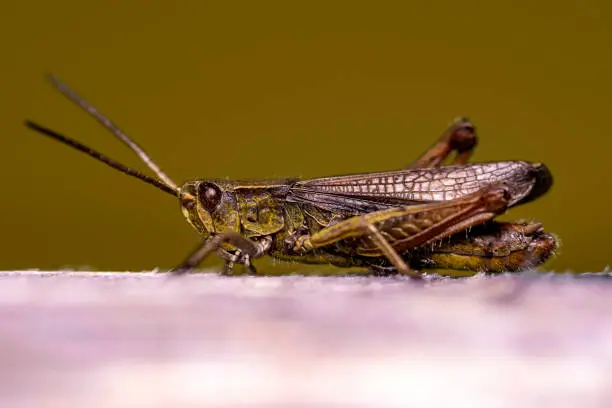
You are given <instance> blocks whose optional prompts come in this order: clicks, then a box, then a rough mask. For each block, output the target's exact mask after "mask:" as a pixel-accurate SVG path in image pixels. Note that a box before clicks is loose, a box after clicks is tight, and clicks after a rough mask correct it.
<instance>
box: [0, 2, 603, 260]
mask: <svg viewBox="0 0 612 408" xmlns="http://www.w3.org/2000/svg"><path fill="white" fill-rule="evenodd" d="M611 13H612V3H610V2H609V1H606V0H586V1H585V0H582V1H578V0H575V1H572V0H560V1H540V2H533V1H514V2H488V1H481V2H478V1H470V0H467V1H461V2H455V1H447V0H445V1H442V2H435V1H429V2H424V1H423V2H408V1H406V2H385V1H381V2H367V3H365V2H363V3H359V2H349V1H346V2H333V1H332V2H281V1H278V2H268V1H260V2H210V1H191V2H189V1H183V2H170V1H168V2H161V1H135V0H133V1H118V0H117V1H103V2H101V1H87V2H80V1H67V0H56V1H53V2H46V1H37V2H34V1H19V2H17V1H3V2H2V4H1V5H0V45H1V47H0V53H1V61H0V62H1V64H0V66H1V75H0V129H1V135H2V137H1V139H0V140H1V142H0V143H1V156H0V157H1V158H0V174H2V200H0V219H1V226H2V230H1V234H0V251H1V255H2V256H1V257H0V269H9V268H18V269H23V268H44V269H47V268H60V267H65V266H69V267H92V268H95V269H102V270H143V269H152V268H154V267H160V268H168V267H171V266H173V265H175V264H176V263H177V262H179V261H181V260H182V259H183V257H184V256H185V255H186V253H187V252H189V251H190V250H191V249H192V247H193V246H194V245H195V244H196V242H197V236H196V234H195V232H194V231H192V230H191V228H190V227H189V226H188V224H187V223H186V222H185V221H184V220H183V218H182V215H181V213H180V211H179V206H178V203H177V202H176V201H175V200H173V199H172V197H170V196H168V195H166V194H163V193H161V192H160V191H158V190H156V189H154V188H153V187H151V186H149V185H146V184H144V183H141V182H138V181H137V180H134V179H132V178H130V177H127V176H124V175H121V174H119V173H116V172H114V171H112V170H111V169H109V168H107V167H106V166H104V165H102V164H100V163H97V162H95V161H94V160H92V159H90V158H88V157H86V156H84V155H82V154H79V153H77V152H75V151H73V150H71V149H68V148H66V147H65V146H61V145H60V144H58V143H56V142H53V141H51V140H49V139H46V138H43V137H41V136H38V135H37V134H35V133H33V132H31V131H28V130H26V129H25V128H24V127H23V126H22V122H23V120H24V119H25V118H30V119H33V120H36V121H39V122H40V123H42V124H45V125H47V126H49V127H52V128H54V129H56V130H58V131H61V132H64V133H66V134H68V135H70V136H72V137H76V138H79V139H81V140H82V141H84V142H86V143H88V144H90V145H92V146H93V147H95V148H97V149H99V150H101V151H103V152H105V153H107V154H109V155H110V156H112V157H115V158H117V159H119V160H120V161H122V162H124V163H126V164H131V165H133V166H136V167H137V168H140V169H143V168H144V166H143V165H141V164H140V163H138V160H137V158H136V157H135V156H134V155H133V154H132V153H131V152H129V151H128V150H127V149H126V148H125V147H124V146H123V145H122V144H121V143H119V142H118V141H116V140H115V139H114V138H113V137H112V136H110V134H109V133H107V132H106V131H105V130H104V129H102V128H101V127H100V126H99V125H98V124H97V123H96V122H95V121H94V120H92V119H90V118H89V117H88V116H87V115H86V114H84V113H83V112H81V111H79V110H78V109H77V108H76V107H75V106H73V105H72V104H70V103H69V102H67V101H66V100H65V99H64V98H63V97H61V96H60V95H59V94H58V93H57V92H55V91H54V90H53V89H52V88H51V87H50V86H49V85H48V84H47V83H45V81H44V80H43V73H45V72H53V73H55V74H57V75H58V76H59V77H60V78H62V79H63V80H64V81H65V82H67V83H68V84H69V85H71V86H72V87H73V88H74V89H76V90H77V92H79V93H80V94H81V95H83V96H85V97H86V98H87V99H89V100H90V102H92V103H93V104H94V105H95V106H97V107H98V108H99V109H100V110H101V111H102V112H103V113H105V114H107V115H108V116H109V117H111V118H112V119H114V120H115V121H116V122H117V123H118V124H119V125H120V126H121V127H122V128H123V129H124V130H125V131H126V132H127V133H128V134H130V135H131V136H133V137H134V138H135V139H136V140H137V141H138V142H139V143H140V144H141V145H143V146H144V147H145V148H146V149H147V150H148V152H149V153H150V154H151V155H152V156H153V158H154V159H155V160H156V161H157V162H158V163H159V164H160V165H161V167H162V168H163V169H165V170H166V171H167V173H168V174H169V175H170V176H172V177H173V178H174V179H176V180H177V181H179V182H180V181H184V180H186V179H190V178H194V177H229V178H272V177H284V176H301V177H317V176H327V175H335V174H343V173H354V172H370V171H379V170H392V169H398V168H401V167H402V166H404V165H405V164H407V163H410V162H411V161H412V160H413V159H414V158H415V157H416V156H417V155H419V154H420V153H421V152H422V151H424V150H425V149H426V148H427V147H429V146H430V145H431V143H432V142H433V141H434V139H435V138H437V137H438V136H439V134H440V133H441V132H442V130H443V129H444V128H445V126H446V125H447V123H448V122H449V121H450V120H451V119H452V118H453V117H455V116H457V115H460V114H465V115H468V116H470V117H471V118H472V119H473V121H474V122H475V123H476V124H477V126H478V128H479V135H480V145H479V147H478V149H477V151H476V154H475V157H474V160H476V161H487V160H506V159H524V160H530V161H543V162H545V163H546V164H547V165H548V166H549V167H550V168H551V170H552V172H553V174H554V177H555V184H554V186H553V189H552V190H551V191H550V193H549V194H548V195H546V196H545V197H544V198H542V199H541V200H539V201H537V202H535V203H532V204H529V205H526V206H524V207H521V208H516V209H513V210H512V211H510V212H509V214H508V215H507V216H506V217H505V218H506V219H519V218H532V219H537V220H540V221H542V222H543V223H544V226H545V228H546V229H547V230H549V231H551V232H555V233H557V234H559V236H560V237H561V240H562V243H563V247H562V249H561V251H560V254H559V256H558V257H557V258H556V259H554V260H553V261H551V262H549V263H548V264H547V268H550V269H553V270H565V269H572V270H579V271H585V270H594V271H601V270H602V269H603V268H604V267H605V266H606V265H607V264H608V263H611V261H612V256H611V255H610V238H609V237H610V233H611V229H612V218H611V217H610V215H609V213H608V212H609V207H610V204H609V203H610V199H611V198H612V189H611V187H612V183H611V181H610V180H611V179H610V176H609V174H610V166H609V165H608V164H607V160H608V159H609V158H610V147H612V130H611V128H610V123H611V122H610V117H611V116H612V106H611V105H612V104H611V102H612V81H611V76H612V63H611V62H612V57H611V55H612V41H611V40H612V14H611ZM216 262H218V261H209V262H208V263H209V264H211V263H212V264H215V263H216ZM261 264H262V263H261V262H260V263H259V265H261ZM263 264H264V265H269V264H270V261H264V262H263Z"/></svg>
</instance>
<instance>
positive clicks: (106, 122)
mask: <svg viewBox="0 0 612 408" xmlns="http://www.w3.org/2000/svg"><path fill="white" fill-rule="evenodd" d="M47 79H48V80H49V81H50V82H51V84H52V85H53V86H54V87H55V88H56V89H57V90H58V91H60V92H61V93H62V95H64V96H65V97H66V98H68V100H70V101H72V102H73V103H75V104H76V105H78V106H80V107H81V108H82V109H83V110H85V111H86V112H87V113H89V115H91V116H92V117H93V118H95V119H96V120H97V121H98V122H99V123H100V124H101V125H102V126H104V127H105V128H106V129H108V130H110V131H111V133H112V134H113V135H115V136H116V137H117V138H118V139H119V140H121V141H122V142H123V143H125V144H126V145H127V146H128V147H129V148H130V149H132V151H134V153H136V154H137V155H138V157H140V160H142V161H143V162H144V163H145V164H146V165H147V166H149V168H150V169H151V170H153V172H154V173H155V174H157V177H159V179H160V180H161V181H163V182H164V183H166V184H167V186H169V187H171V188H172V189H173V190H176V191H178V187H177V186H176V183H174V182H173V181H172V180H171V179H170V177H168V176H167V175H166V173H164V172H163V171H162V170H161V169H160V168H159V166H158V165H157V164H155V162H154V161H153V160H152V159H151V158H150V157H149V155H148V154H147V153H146V152H145V151H144V150H143V149H142V148H141V147H140V146H139V145H138V144H137V143H136V142H134V141H133V140H132V139H131V138H130V137H128V135H126V134H125V133H123V131H122V130H121V129H120V128H119V127H118V126H117V125H116V124H114V123H113V122H112V121H111V120H110V119H108V118H107V117H106V116H104V115H103V114H101V113H100V112H98V110H97V109H96V108H94V107H93V106H91V105H90V104H89V103H88V102H87V101H86V100H85V99H83V98H82V97H80V96H79V95H78V94H77V93H76V92H74V91H73V90H72V89H70V88H69V87H68V85H66V84H64V83H63V82H62V81H60V80H59V79H58V78H57V77H56V76H55V75H52V74H47ZM47 130H48V129H47ZM43 133H44V132H43ZM53 133H55V132H53ZM47 136H51V135H49V134H47ZM51 137H55V136H51ZM57 139H58V140H62V139H61V138H57ZM67 140H70V139H68V138H65V137H64V140H63V141H64V142H65V143H67V144H70V145H71V146H73V147H75V148H77V149H79V150H82V149H80V148H79V147H76V145H75V144H73V143H77V144H78V145H80V143H78V142H74V141H72V142H68V141H67ZM81 146H83V145H81ZM87 149H89V148H87ZM89 150H91V149H89ZM82 151H84V150H82ZM91 151H92V152H93V150H91ZM90 156H92V157H96V156H93V155H90ZM115 163H116V162H115ZM107 164H108V163H107ZM109 165H110V164H109ZM122 166H123V165H122ZM123 167H124V168H126V169H127V168H128V167H125V166H123ZM115 168H116V167H115ZM118 170H119V169H118ZM121 171H123V170H121ZM133 171H134V170H133ZM124 173H125V171H124ZM141 179H142V178H141Z"/></svg>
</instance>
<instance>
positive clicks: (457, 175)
mask: <svg viewBox="0 0 612 408" xmlns="http://www.w3.org/2000/svg"><path fill="white" fill-rule="evenodd" d="M501 183H503V184H505V185H506V186H507V188H508V189H509V192H510V194H511V197H512V199H511V200H510V206H513V205H517V204H519V203H523V202H527V201H531V200H533V199H534V198H537V197H539V196H540V195H542V194H544V193H545V192H546V191H548V189H549V188H550V186H551V184H552V176H551V174H550V172H549V171H548V169H547V168H546V166H544V165H543V164H540V163H530V162H525V161H500V162H487V163H472V164H466V165H457V166H443V167H435V168H422V169H407V170H399V171H390V172H381V173H367V174H354V175H347V176H336V177H324V178H318V179H311V180H303V181H298V182H296V183H295V184H293V185H292V186H291V189H290V193H289V196H288V197H287V200H288V201H291V202H297V203H307V204H310V205H314V206H317V207H319V208H322V209H326V210H329V211H337V212H340V213H344V214H363V213H367V212H372V211H377V210H381V209H385V208H392V207H400V206H406V205H413V204H418V203H426V202H436V201H447V200H454V199H457V198H460V197H463V196H465V195H468V194H472V193H475V192H477V191H479V190H481V189H482V188H484V187H487V186H489V185H492V184H501Z"/></svg>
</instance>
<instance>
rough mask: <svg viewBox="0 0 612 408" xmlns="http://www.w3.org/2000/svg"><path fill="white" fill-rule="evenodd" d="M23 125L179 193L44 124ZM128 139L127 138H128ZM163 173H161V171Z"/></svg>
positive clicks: (170, 186)
mask: <svg viewBox="0 0 612 408" xmlns="http://www.w3.org/2000/svg"><path fill="white" fill-rule="evenodd" d="M25 125H26V126H27V127H29V128H30V129H32V130H34V131H36V132H38V133H41V134H43V135H45V136H48V137H50V138H52V139H55V140H57V141H60V142H62V143H64V144H67V145H68V146H70V147H72V148H74V149H76V150H80V151H81V152H83V153H85V154H87V155H89V156H91V157H93V158H94V159H97V160H99V161H101V162H102V163H105V164H106V165H108V166H110V167H112V168H114V169H115V170H119V171H120V172H122V173H125V174H127V175H129V176H132V177H136V178H137V179H140V180H142V181H144V182H145V183H149V184H151V185H153V186H155V187H157V188H159V189H160V190H162V191H165V192H166V193H168V194H171V195H173V196H175V197H178V196H179V195H180V190H179V189H178V188H177V187H175V186H174V185H168V184H166V183H165V182H163V181H161V180H158V179H156V178H154V177H151V176H147V175H146V174H143V173H141V172H140V171H138V170H135V169H132V168H130V167H127V166H124V165H123V164H121V163H119V162H118V161H116V160H113V159H111V158H110V157H108V156H105V155H104V154H102V153H100V152H98V151H96V150H94V149H92V148H91V147H88V146H86V145H84V144H82V143H80V142H77V141H76V140H74V139H71V138H69V137H67V136H64V135H62V134H59V133H57V132H55V131H53V130H51V129H49V128H46V127H44V126H41V125H38V124H36V123H34V122H32V121H29V120H26V121H25ZM128 140H129V139H128ZM162 174H163V173H162Z"/></svg>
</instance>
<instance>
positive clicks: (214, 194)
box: [198, 183, 221, 212]
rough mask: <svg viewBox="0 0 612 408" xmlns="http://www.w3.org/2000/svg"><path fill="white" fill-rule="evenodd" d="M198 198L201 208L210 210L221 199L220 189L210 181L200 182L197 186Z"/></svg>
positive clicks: (215, 206) (212, 209)
mask: <svg viewBox="0 0 612 408" xmlns="http://www.w3.org/2000/svg"><path fill="white" fill-rule="evenodd" d="M198 199H199V200H200V205H201V206H202V208H204V209H205V210H206V211H208V212H212V211H214V209H215V208H217V206H218V205H219V202H220V201H221V189H219V187H217V186H216V185H215V184H212V183H201V184H200V185H199V186H198Z"/></svg>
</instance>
